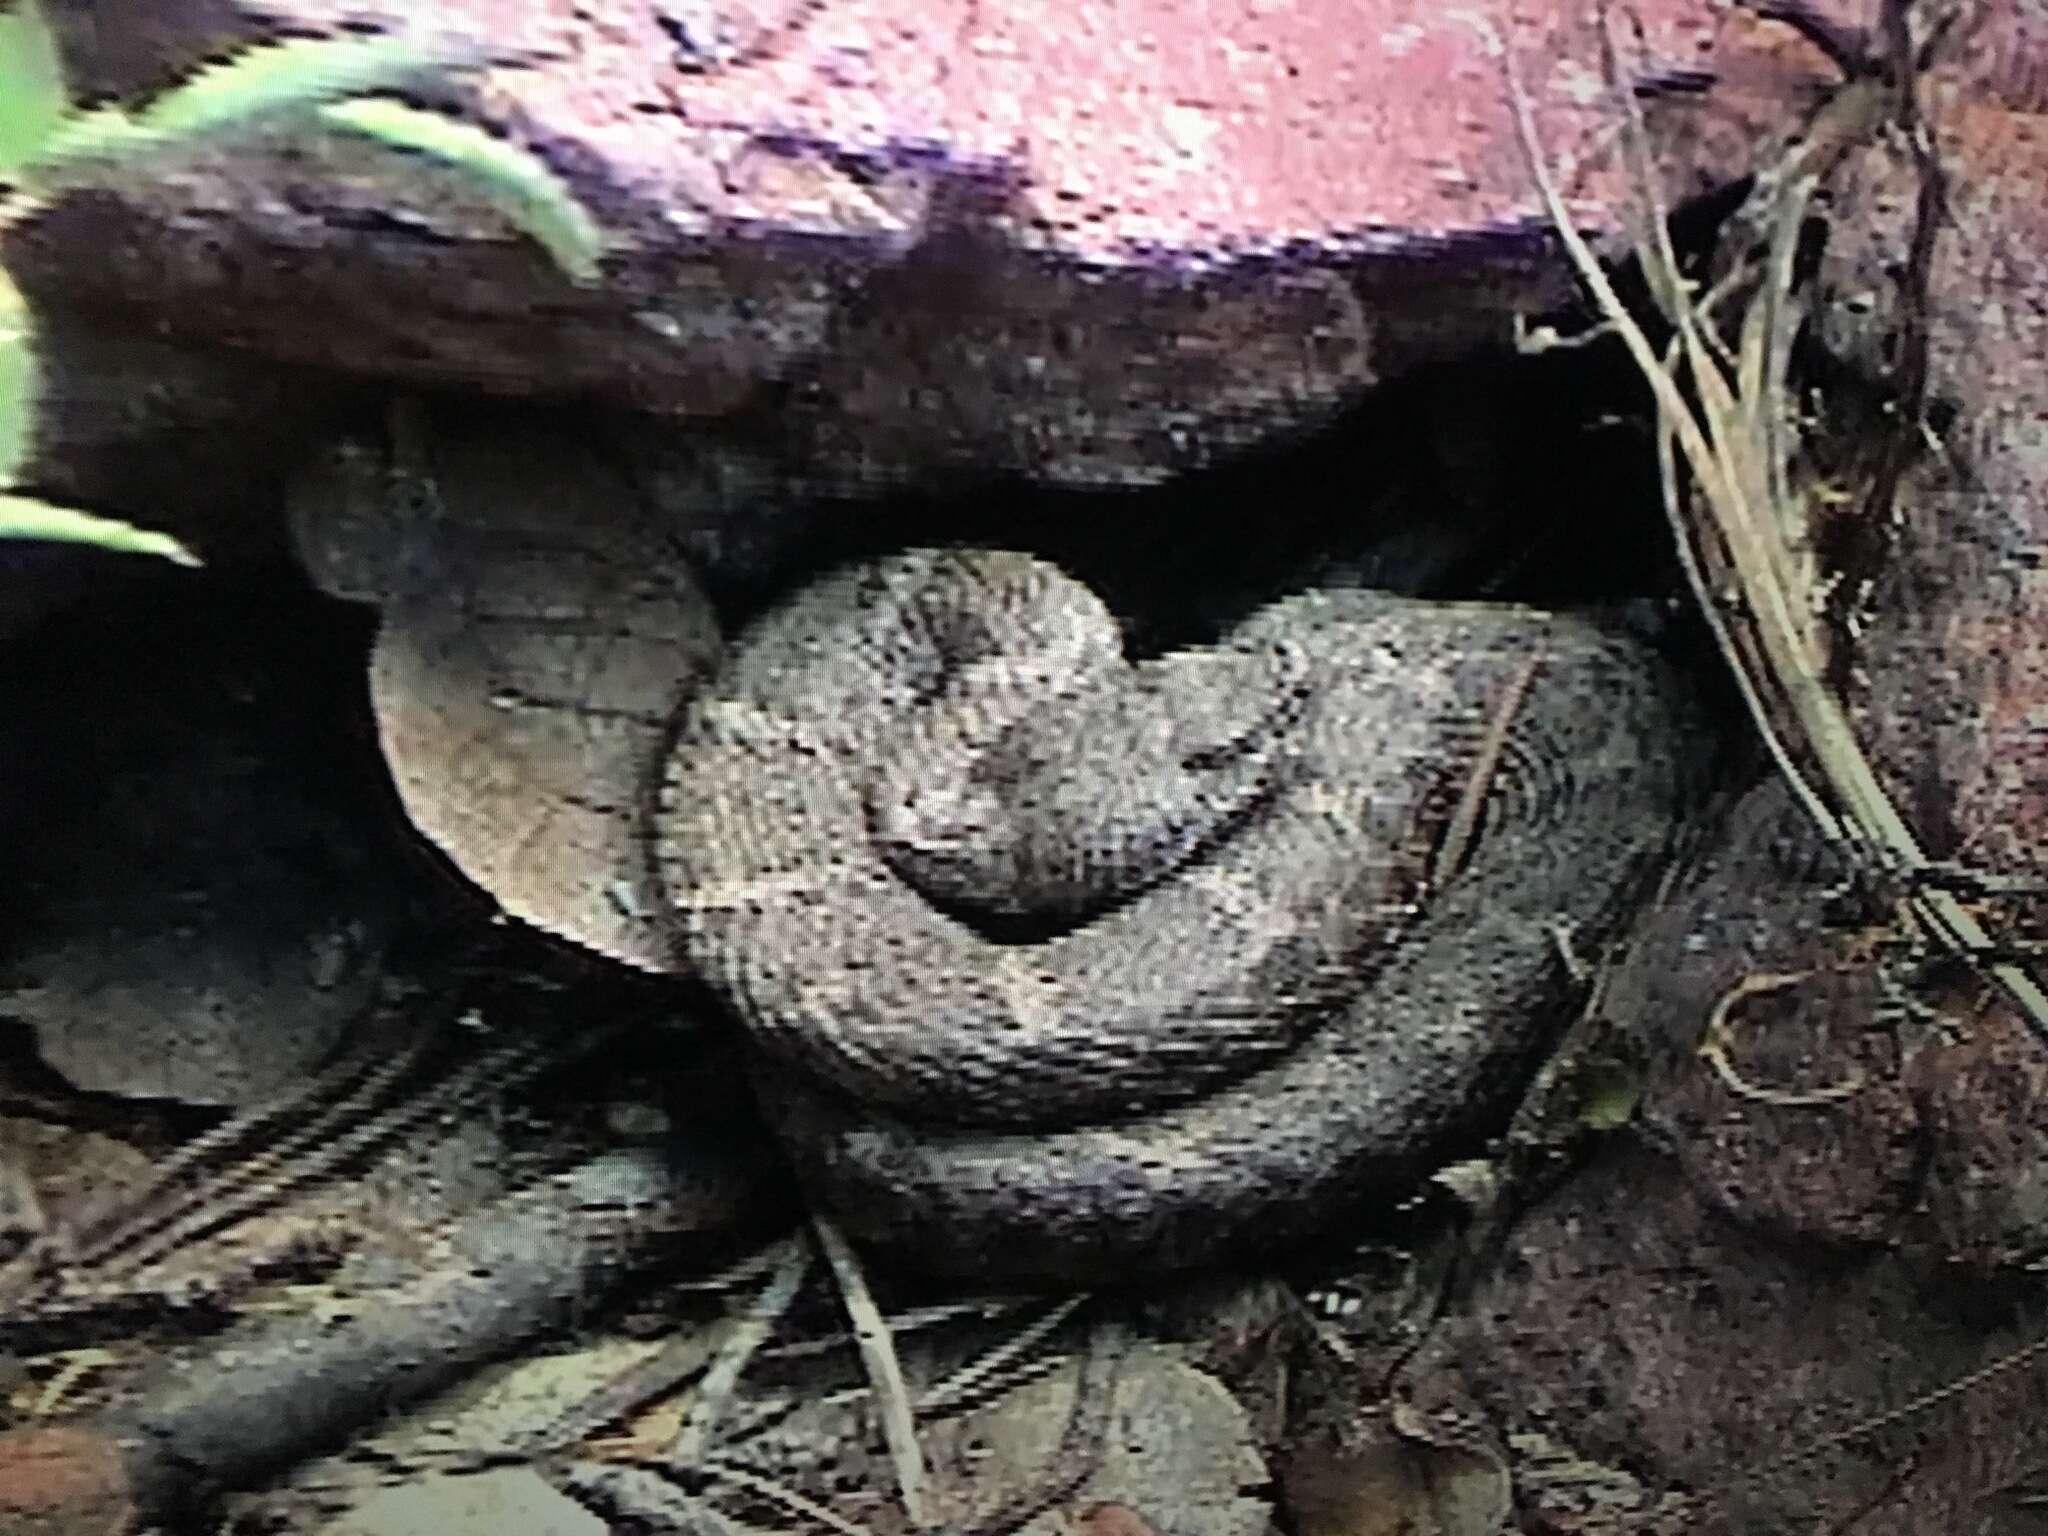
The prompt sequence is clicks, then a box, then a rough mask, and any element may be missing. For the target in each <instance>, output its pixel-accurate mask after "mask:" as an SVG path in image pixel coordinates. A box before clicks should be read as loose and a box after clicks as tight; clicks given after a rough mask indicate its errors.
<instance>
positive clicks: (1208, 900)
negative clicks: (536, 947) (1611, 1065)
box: [650, 550, 1704, 1280]
mask: <svg viewBox="0 0 2048 1536" xmlns="http://www.w3.org/2000/svg"><path fill="white" fill-rule="evenodd" d="M1703 739H1704V738H1703V737H1702V735H1701V726H1700V723H1699V720H1698V719H1697V717H1696V715H1695V713H1694V711H1693V710H1692V708H1691V707H1690V705H1689V704H1688V703H1687V701H1686V700H1685V698H1684V697H1683V695H1682V690H1681V689H1680V688H1679V687H1678V686H1677V684H1676V683H1675V681H1674V679H1673V677H1672V676H1671V675H1670V674H1669V673H1668V672H1667V671H1666V670H1665V668H1664V666H1663V664H1662V663H1661V662H1660V661H1659V660H1658V659H1657V658H1656V657H1655V656H1654V654H1653V653H1651V652H1650V651H1649V650H1648V649H1647V648H1646V647H1644V646H1643V645H1642V644H1640V643H1639V642H1637V641H1635V640H1633V639H1631V638H1630V637H1628V636H1627V635H1625V634H1624V633H1622V632H1621V631H1620V630H1618V629H1615V628H1611V627H1608V626H1606V625H1604V624H1603V623H1602V622H1600V621H1598V620H1597V619H1593V618H1582V617H1574V616H1568V615H1559V614H1551V613H1545V612H1540V611H1537V610H1533V609H1527V608H1519V607H1512V606H1505V605H1482V604H1446V603H1437V602H1422V601H1418V600H1413V599H1407V598H1401V597H1395V596H1390V595H1386V594H1382V593H1374V592H1367V591H1360V590H1316V591H1310V592H1305V593H1301V594H1298V595H1296V596H1293V597H1290V598H1286V599H1283V600H1282V601H1280V602H1278V603H1276V604H1274V605H1272V606H1270V607H1268V608H1265V609H1263V610H1261V611H1259V612H1258V613H1256V614H1254V615H1253V616H1251V617H1250V618H1248V619H1246V620H1245V621H1244V622H1243V623H1241V624H1239V625H1238V626H1237V627H1236V628H1235V629H1233V630H1232V631H1230V632H1229V633H1228V634H1227V635H1225V636H1224V637H1223V638H1222V640H1220V641H1219V642H1217V643H1216V644H1214V645H1212V646H1207V647H1198V648H1192V649H1188V650H1184V651H1177V652H1172V653H1169V654H1167V655H1164V656H1160V657H1155V658H1151V659H1149V660H1145V661H1140V662H1136V663H1133V662H1130V661H1127V660H1126V659H1125V657H1124V655H1123V650H1122V645H1121V638H1120V635H1119V632H1118V628H1117V625H1116V622H1115V620H1114V619H1113V618H1112V617H1111V616H1110V615H1109V614H1108V613H1107V612H1106V611H1105V610H1104V609H1103V607H1102V605H1101V603H1100V602H1099V601H1098V600H1097V599H1096V598H1095V597H1094V595H1093V594H1092V593H1091V592H1090V591H1089V589H1087V588H1086V587H1085V586H1083V585H1081V584H1080V583H1078V582H1076V581H1074V580H1073V579H1071V578H1069V577H1067V576H1065V575H1064V574H1062V573H1061V572H1060V571H1059V570H1058V569H1057V568H1055V567H1053V566H1051V565H1049V564H1047V563H1045V562H1043V561H1040V560H1037V559H1035V558H1033V557H1030V556H1025V555H1021V554H1014V553H1007V552H1002V551H988V550H954V551H947V550H911V551H908V552H905V553H901V554H897V555H893V556H889V557H885V558H882V559H879V560H874V561H870V562H866V563H864V564H860V565H856V566H852V567H849V568H846V569H843V570H840V571H838V572H836V573H834V574H831V575H828V576H827V577H825V578H823V579H821V580H819V581H818V582H816V583H815V584H813V585H811V586H809V587H806V588H805V589H803V590H802V591H800V592H799V593H797V594H796V595H794V596H793V597H791V598H790V599H788V600H787V601H785V602H784V603H783V604H782V605H781V606H780V607H778V608H775V609H773V610H771V611H770V612H769V613H767V614H766V615H764V616H763V617H762V618H761V619H759V620H757V621H756V622H755V623H754V624H753V625H751V626H750V627H749V628H747V629H746V630H744V631H743V632H742V633H741V634H740V635H739V636H738V637H737V639H736V640H735V643H734V645H733V647H732V649H731V651H730V652H729V654H728V656H727V658H726V660H725V663H724V665H723V666H722V667H721V668H720V669H719V670H718V672H717V673H716V675H715V676H714V677H713V678H712V680H711V682H710V683H709V684H708V686H706V687H705V689H704V690H703V691H702V692H701V693H700V694H699V695H698V696H697V697H695V698H694V699H692V700H690V701H688V702H687V703H686V704H685V705H684V706H683V708H682V710H681V714H680V716H679V720H678V723H677V726H676V728H675V732H674V736H673V741H672V745H671V747H670V749H669V751H668V754H667V758H666V761H665V765H664V767H663V769H662V774H661V784H660V788H659V791H658V794H657V796H656V802H657V803H656V806H655V809H654V811H653V813H652V821H653V826H652V834H653V835H652V838H651V840H650V841H651V844H652V847H653V850H654V853H653V857H654V862H655V865H656V870H657V877H658V880H659V883H660V884H661V886H662V888H663V889H664V891H665V893H666V898H667V900H668V901H669V902H671V903H672V905H673V909H674V913H675V915H676V917H677V919H678V922H677V929H678V934H677V942H678V943H679V944H680V945H681V947H682V950H683V953H684V957H685V959H686V960H687V962H688V964H689V965H690V966H691V967H692V968H693V969H694V970H696V971H697V972H698V973H699V974H700V975H702V976H703V977H704V978H705V979H706V980H707V981H708V982H709V983H710V984H711V985H712V986H713V987H714V988H715V989H716V990H717V991H718V992H719V993H720V994H721V995H722V996H723V998H724V999H725V1000H726V1001H727V1002H728V1003H729V1004H730V1006H731V1007H732V1009H733V1010H734V1011H735V1012H736V1013H737V1014H738V1016H739V1017H740V1019H741V1020H742V1021H743V1023H744V1025H745V1027H746V1029H747V1031H748V1033H749V1034H750V1036H751V1037H752V1039H753V1041H754V1042H755V1043H756V1045H757V1046H758V1048H759V1049H758V1052H757V1056H758V1060H759V1070H758V1071H757V1073H756V1086H757V1090H758V1093H759V1095H760V1097H761V1098H762V1100H763V1102H764V1103H765V1105H766V1107H767V1110H768V1112H769V1114H770V1116H771V1118H772V1120H773V1121H774V1123H775V1124H776V1126H777V1128H778V1130H779V1132H780V1133H781V1135H782V1136H783V1138H784V1140H785V1142H786V1144H787V1145H788V1147H789V1148H790V1150H791V1152H792V1155H793V1157H794V1159H795V1161H796V1163H797V1165H798V1167H799V1170H800V1171H801V1172H802V1173H803V1174H804V1175H806V1176H807V1178H808V1179H809V1180H810V1181H811V1183H812V1187H813V1188H815V1189H817V1190H818V1191H820V1192H821V1193H822V1194H823V1195H824V1196H825V1197H826V1198H827V1199H828V1200H829V1201H831V1203H832V1204H833V1205H834V1207H835V1208H836V1209H837V1210H838V1211H839V1213H840V1215H841V1218H842V1220H844V1221H845V1222H846V1224H847V1225H849V1226H850V1227H851V1228H853V1229H854V1230H855V1231H857V1232H859V1233H861V1234H862V1235H864V1236H866V1237H868V1238H869V1239H871V1240H874V1241H876V1242H879V1243H882V1244H885V1245H888V1246H890V1247H892V1248H895V1249H897V1250H898V1251H902V1252H906V1253H909V1254H912V1255H914V1256H915V1257H916V1258H917V1260H918V1261H919V1262H920V1263H922V1264H925V1265H927V1266H928V1267H933V1268H937V1269H941V1270H949V1271H962V1272H976V1273H981V1274H987V1273H989V1272H991V1271H998V1272H1001V1273H1004V1274H1009V1275H1015V1276H1020V1277H1037V1278H1056V1279H1063V1280H1073V1279H1077V1278H1088V1277H1099V1276H1102V1275H1105V1274H1116V1273H1119V1272H1130V1271H1131V1270H1132V1268H1133V1266H1140V1265H1144V1266H1156V1267H1160V1268H1169V1267H1178V1266H1185V1265H1190V1264H1194V1263H1197V1262H1201V1261H1204V1260H1206V1259H1208V1258H1211V1257H1212V1256H1214V1255H1216V1254H1217V1253H1219V1252H1221V1251H1223V1250H1225V1249H1231V1248H1241V1247H1242V1246H1243V1245H1246V1244H1250V1243H1254V1242H1261V1241H1271V1240H1277V1239H1283V1238H1287V1237H1291V1236H1296V1235H1300V1234H1302V1233H1305V1232H1309V1231H1312V1230H1314V1229H1316V1227H1317V1226H1318V1225H1319V1224H1321V1223H1323V1222H1326V1221H1327V1220H1328V1219H1330V1217H1332V1216H1333V1215H1334V1214H1337V1213H1340V1212H1342V1211H1344V1210H1347V1209H1353V1210H1355V1209H1359V1208H1362V1207H1363V1206H1365V1205H1367V1204H1369V1203H1370V1202H1371V1201H1372V1200H1373V1199H1374V1198H1375V1196H1376V1195H1377V1196H1379V1197H1382V1198H1384V1197H1385V1196H1386V1195H1387V1194H1388V1193H1390V1192H1398V1190H1399V1189H1400V1187H1401V1186H1402V1185H1403V1184H1404V1183H1408V1182H1411V1181H1413V1180H1414V1179H1415V1178H1417V1177H1418V1176H1420V1175H1422V1174H1424V1173H1426V1172H1427V1171H1428V1170H1429V1169H1430V1168H1431V1167H1432V1166H1433V1160H1434V1159H1436V1158H1438V1157H1439V1156H1441V1155H1442V1154H1443V1153H1444V1152H1445V1150H1446V1149H1447V1148H1449V1147H1451V1146H1453V1145H1454V1144H1455V1143H1456V1141H1457V1139H1458V1138H1459V1137H1460V1136H1461V1135H1469V1134H1470V1133H1471V1132H1472V1131H1473V1130H1474V1129H1475V1127H1477V1126H1479V1125H1481V1124H1483V1123H1484V1120H1485V1117H1486V1116H1487V1115H1489V1114H1490V1113H1494V1112H1497V1111H1498V1109H1499V1108H1500V1107H1501V1105H1502V1103H1503V1101H1504V1100H1505V1099H1506V1098H1507V1097H1509V1096H1510V1095H1512V1093H1513V1092H1514V1089H1515V1087H1516V1085H1517V1083H1518V1081H1519V1079H1520V1076H1521V1074H1522V1072H1523V1071H1524V1069H1525V1068H1526V1067H1527V1065H1528V1064H1529V1061H1530V1058H1531V1056H1532V1054H1533V1053H1534V1052H1535V1051H1537V1050H1539V1049H1540V1047H1541V1045H1542V1043H1543V1041H1544V1039H1545V1038H1546V1034H1547V1031H1548V1029H1549V1028H1550V1027H1551V1026H1552V1025H1553V1024H1554V1023H1555V1021H1556V1019H1557V1016H1558V1012H1559V1008H1560V1006H1561V1005H1563V1004H1564V1003H1565V1002H1566V1001H1568V999H1569V997H1570V996H1571V993H1572V991H1573V979H1574V975H1575V971H1576V963H1575V954H1574V951H1576V954H1577V955H1585V954H1588V953H1591V952H1592V949H1593V947H1594V946H1596V945H1597V944H1598V943H1599V942H1601V941H1602V939H1603V937H1604V936H1605V935H1606V934H1607V933H1608V932H1609V931H1611V929H1612V928H1613V927H1614V925H1615V924H1616V922H1617V921H1618V919H1619V918H1620V917H1621V916H1622V914H1623V913H1624V911H1625V910H1626V908H1627V906H1628V905H1629V903H1630V902H1631V901H1632V900H1634V899H1636V897H1637V896H1638V894H1639V892H1640V890H1641V882H1642V880H1643V877H1644V876H1645V874H1646V873H1647V871H1648V870H1649V869H1650V867H1651V866H1652V864H1653V862H1654V861H1655V859H1656V858H1657V856H1658V855H1659V853H1660V852H1661V850H1662V849H1663V848H1664V846H1665V843H1666V840H1667V837H1668V834H1669V833H1670V831H1671V829H1672V828H1673V826H1674V825H1675V823H1676V820H1677V817H1678V816H1679V815H1680V813H1681V811H1682V808H1683V806H1684V804H1685V802H1686V801H1687V799H1688V797H1689V795H1690V793H1691V786H1692V784H1693V782H1694V779H1695V777H1696V771H1695V766H1694V765H1695V761H1696V759H1697V758H1698V757H1699V756H1700V754H1701V743H1702V741H1703Z"/></svg>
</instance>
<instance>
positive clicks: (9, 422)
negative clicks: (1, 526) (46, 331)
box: [0, 269, 39, 485]
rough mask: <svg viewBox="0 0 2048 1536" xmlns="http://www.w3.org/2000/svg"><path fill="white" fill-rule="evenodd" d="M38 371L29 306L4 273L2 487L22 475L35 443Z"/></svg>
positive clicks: (0, 280)
mask: <svg viewBox="0 0 2048 1536" xmlns="http://www.w3.org/2000/svg"><path fill="white" fill-rule="evenodd" d="M37 372H38V370H37V367H36V354H35V343H34V333H33V328H32V327H31V325H30V323H29V313H28V305H27V303H26V302H24V300H23V299H22V297H21V290H20V289H18V288H16V287H15V286H14V282H13V280H12V279H11V278H9V277H8V275H7V273H6V271H5V269H0V485H12V484H13V483H14V482H15V480H16V479H17V478H18V477H19V476H20V474H21V468H22V465H23V463H24V462H26V460H27V459H28V454H29V448H30V447H31V445H32V443H33V440H34V423H35V412H36V398H37V395H38V393H39V390H38V388H37Z"/></svg>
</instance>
